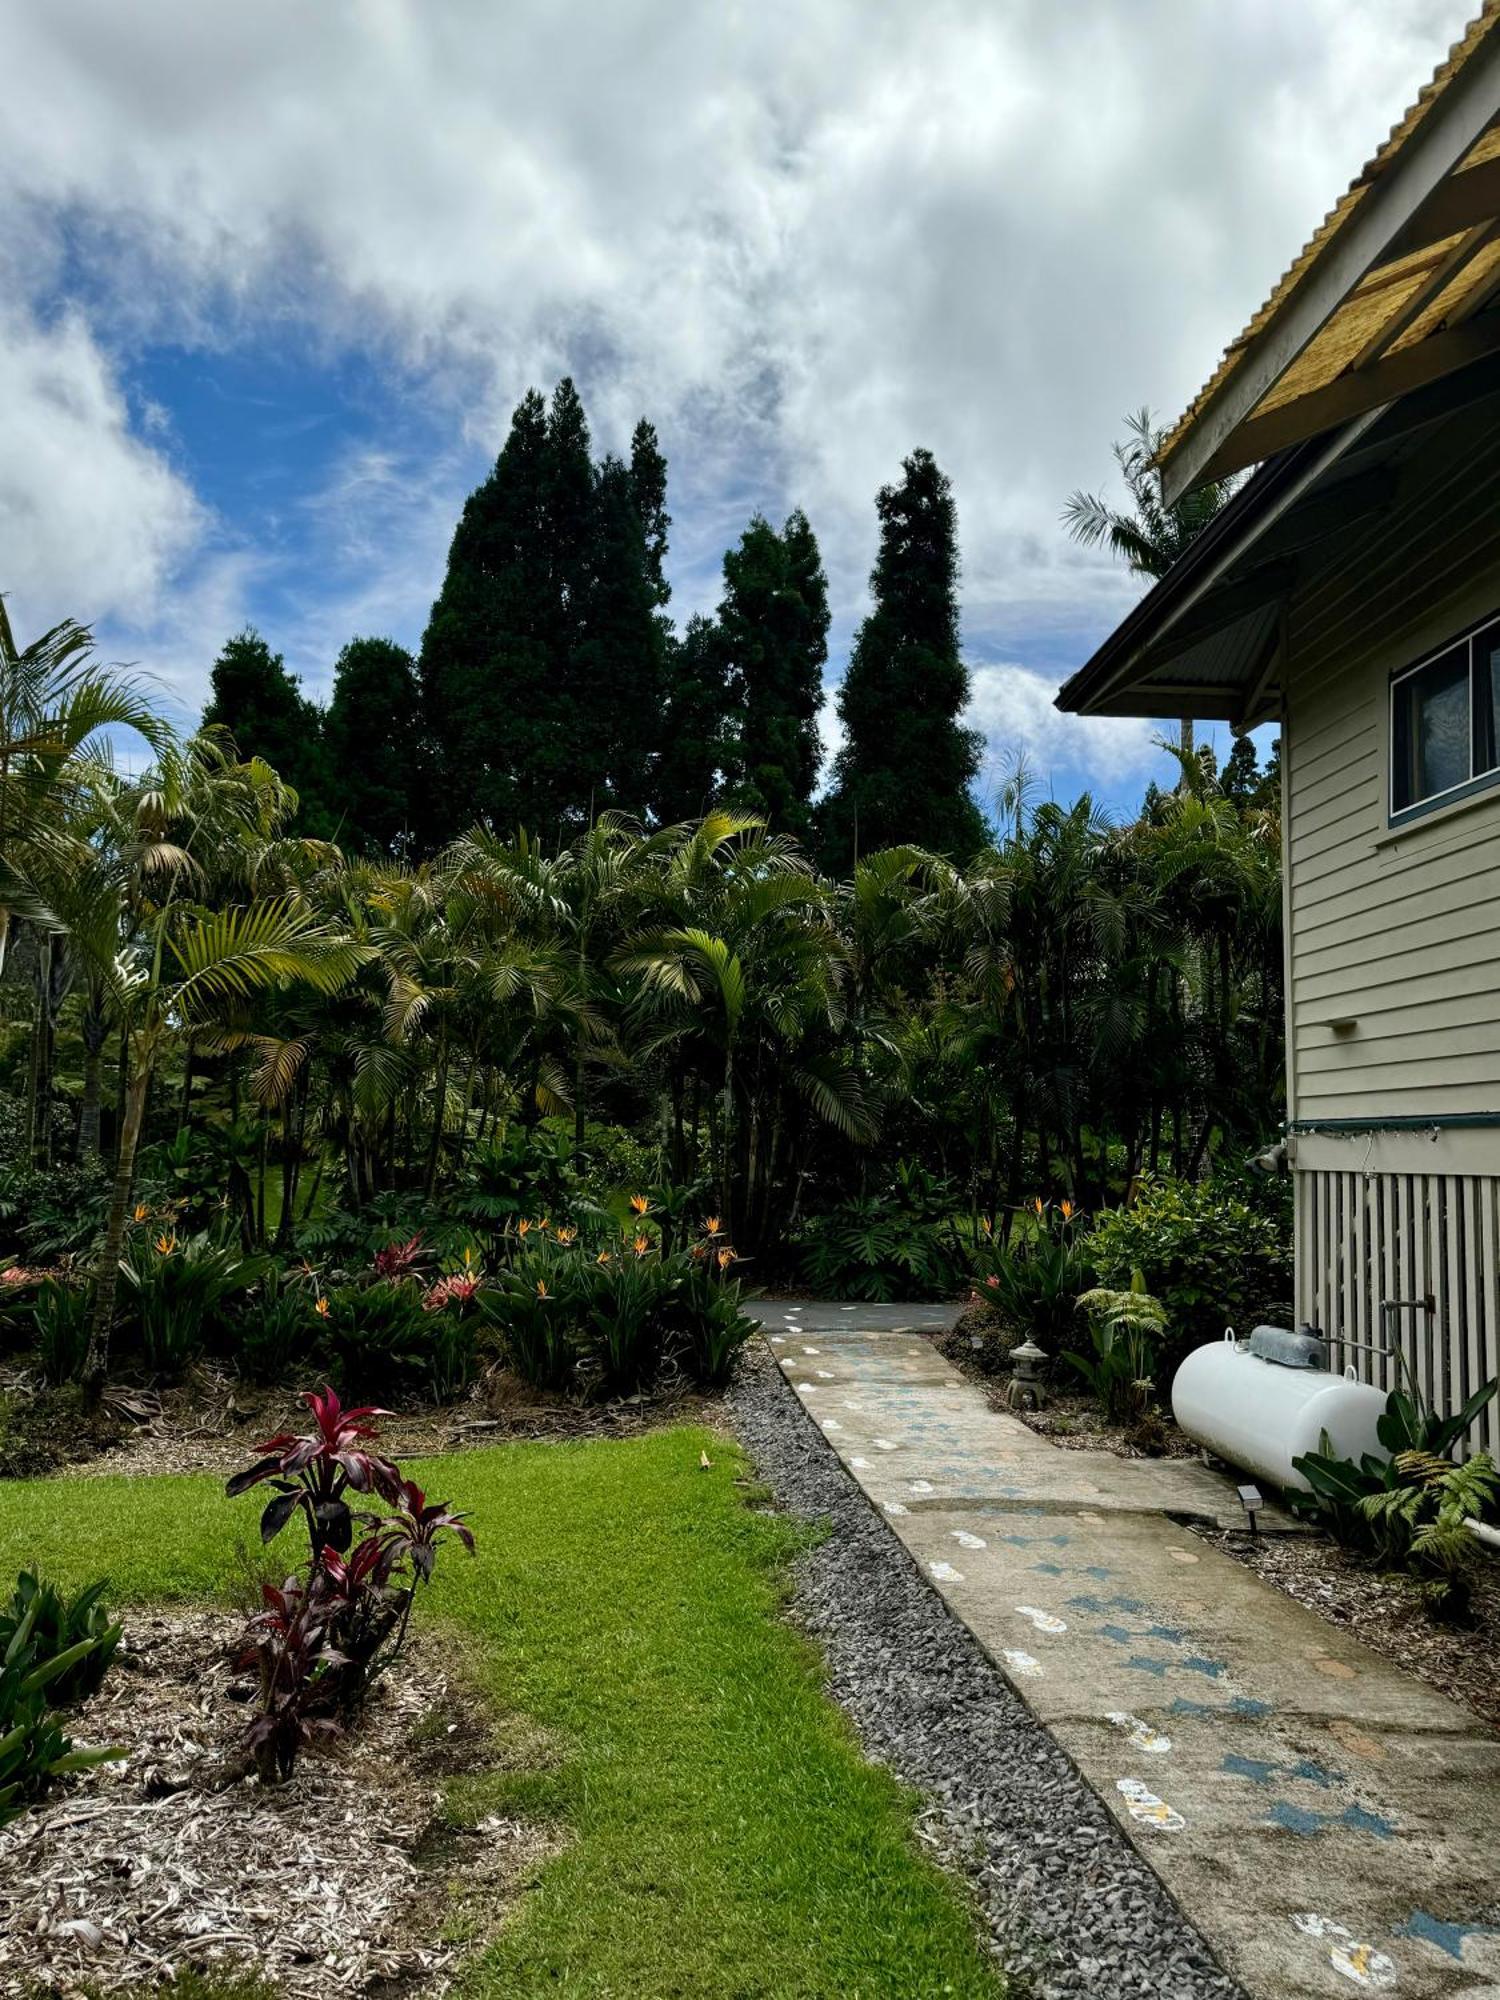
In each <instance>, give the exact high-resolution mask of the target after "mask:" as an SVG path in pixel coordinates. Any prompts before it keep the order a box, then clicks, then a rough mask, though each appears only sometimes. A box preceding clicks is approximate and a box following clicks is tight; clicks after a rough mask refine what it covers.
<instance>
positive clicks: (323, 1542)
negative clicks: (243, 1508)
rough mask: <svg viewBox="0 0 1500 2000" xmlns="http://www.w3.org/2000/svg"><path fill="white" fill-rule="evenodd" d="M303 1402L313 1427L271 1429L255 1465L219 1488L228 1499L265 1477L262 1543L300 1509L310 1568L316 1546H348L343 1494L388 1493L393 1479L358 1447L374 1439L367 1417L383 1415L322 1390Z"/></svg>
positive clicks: (389, 1468) (385, 1462)
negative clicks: (271, 1493) (271, 1495)
mask: <svg viewBox="0 0 1500 2000" xmlns="http://www.w3.org/2000/svg"><path fill="white" fill-rule="evenodd" d="M302 1400H303V1402H304V1403H306V1405H307V1407H308V1408H309V1409H310V1410H311V1411H312V1413H313V1420H314V1422H315V1423H316V1425H317V1429H316V1430H314V1431H309V1432H306V1433H304V1434H302V1435H298V1434H297V1433H296V1432H294V1431H278V1432H277V1434H276V1436H275V1437H270V1438H267V1439H266V1440H265V1442H264V1444H258V1445H257V1446H256V1447H255V1449H256V1450H257V1452H259V1453H260V1454H261V1455H260V1457H259V1458H258V1459H257V1460H256V1462H255V1464H254V1465H247V1466H246V1467H245V1468H244V1470H243V1471H241V1472H237V1473H236V1474H235V1475H234V1477H233V1478H232V1479H231V1480H230V1481H229V1483H228V1484H227V1485H226V1486H225V1488H224V1491H225V1493H226V1494H227V1495H228V1496H229V1498H230V1499H231V1500H234V1499H237V1498H238V1497H239V1495H240V1494H241V1493H247V1492H248V1491H249V1490H250V1488H251V1487H252V1486H258V1485H259V1484H260V1483H261V1481H262V1480H264V1479H269V1480H270V1481H271V1482H272V1484H273V1485H274V1486H275V1488H276V1497H275V1499H274V1500H271V1501H270V1502H268V1504H267V1506H266V1509H265V1512H264V1513H263V1514H262V1515H261V1517H260V1538H261V1540H262V1541H263V1542H269V1541H271V1540H272V1539H273V1538H274V1537H275V1536H277V1535H279V1534H280V1533H281V1530H282V1529H283V1528H284V1527H285V1526H286V1524H287V1522H288V1521H289V1520H290V1519H291V1518H292V1516H293V1514H295V1513H296V1511H297V1509H298V1508H299V1507H300V1508H301V1509H302V1511H303V1513H304V1514H305V1515H306V1517H307V1533H308V1539H309V1541H310V1542H311V1544H312V1552H313V1562H314V1565H315V1566H316V1564H317V1561H318V1558H319V1552H320V1551H321V1550H322V1549H324V1548H333V1549H339V1550H343V1549H347V1548H348V1546H349V1544H350V1542H351V1541H352V1540H353V1538H354V1514H353V1510H352V1509H351V1507H350V1505H349V1502H348V1500H347V1499H346V1498H345V1497H344V1496H345V1495H346V1493H348V1492H349V1491H350V1490H352V1491H354V1492H355V1493H382V1494H387V1495H389V1494H392V1493H394V1492H395V1489H396V1487H397V1485H398V1483H399V1480H400V1474H399V1473H398V1472H397V1470H396V1468H395V1466H394V1465H392V1463H391V1462H390V1460H389V1459H387V1458H382V1457H381V1456H380V1455H379V1454H378V1453H376V1452H372V1451H367V1450H366V1449H365V1446H366V1445H367V1444H369V1443H370V1442H372V1441H373V1440H374V1438H375V1437H376V1435H377V1432H376V1430H375V1426H374V1424H373V1423H372V1422H371V1421H370V1420H371V1418H373V1417H387V1416H389V1415H390V1411H389V1410H382V1409H378V1408H376V1407H375V1406H374V1405H365V1406H362V1407H361V1408H359V1409H354V1410H346V1409H345V1408H344V1407H343V1405H342V1404H341V1403H340V1401H339V1399H338V1394H337V1392H336V1391H335V1390H333V1389H330V1388H327V1387H324V1388H323V1389H322V1390H321V1391H319V1390H317V1389H308V1390H305V1391H304V1392H303V1396H302Z"/></svg>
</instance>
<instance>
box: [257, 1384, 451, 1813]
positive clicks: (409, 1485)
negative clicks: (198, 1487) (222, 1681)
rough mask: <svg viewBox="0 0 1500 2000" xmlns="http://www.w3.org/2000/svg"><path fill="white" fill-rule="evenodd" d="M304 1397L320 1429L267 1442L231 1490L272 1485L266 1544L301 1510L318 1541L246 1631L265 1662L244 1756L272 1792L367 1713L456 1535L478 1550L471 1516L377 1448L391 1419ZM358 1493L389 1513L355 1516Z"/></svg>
mask: <svg viewBox="0 0 1500 2000" xmlns="http://www.w3.org/2000/svg"><path fill="white" fill-rule="evenodd" d="M302 1400H303V1401H304V1402H305V1403H306V1404H307V1406H308V1408H309V1409H310V1410H311V1411H312V1413H313V1416H314V1419H315V1422H316V1425H317V1428H316V1429H315V1430H314V1431H311V1432H309V1433H307V1434H306V1435H305V1436H301V1437H298V1436H294V1435H293V1434H292V1433H291V1432H282V1433H281V1434H279V1435H278V1436H276V1437H273V1438H268V1439H267V1440H266V1442H265V1443H264V1444H263V1445H261V1446H259V1447H258V1449H259V1451H260V1453H261V1457H260V1458H259V1459H258V1460H257V1461H256V1463H255V1464H254V1465H250V1466H247V1467H246V1468H245V1469H244V1471H243V1472H239V1473H236V1474H235V1476H234V1478H233V1479H231V1480H230V1481H229V1483H228V1486H227V1488H226V1491H227V1492H228V1494H229V1495H230V1497H231V1498H233V1497H234V1496H235V1495H237V1494H240V1493H244V1492H247V1491H248V1490H249V1489H250V1488H251V1487H252V1486H255V1485H258V1484H260V1483H261V1482H262V1481H263V1480H270V1481H271V1482H272V1483H273V1484H274V1485H275V1487H276V1489H277V1491H276V1495H275V1498H274V1499H272V1500H271V1501H270V1503H269V1504H268V1505H267V1507H266V1508H265V1511H264V1512H263V1513H262V1515H261V1523H260V1531H261V1539H262V1540H263V1541H267V1542H269V1541H270V1540H272V1539H273V1537H274V1536H276V1535H277V1534H279V1533H280V1531H281V1530H282V1528H284V1527H285V1526H286V1524H287V1522H288V1521H289V1520H290V1519H291V1517H292V1515H293V1514H294V1513H296V1512H297V1511H298V1509H299V1508H300V1509H301V1511H302V1512H303V1514H304V1516H305V1518H306V1521H307V1527H308V1535H309V1540H310V1551H309V1556H308V1563H307V1571H306V1575H305V1576H293V1577H288V1579H287V1580H286V1582H285V1583H284V1584H283V1585H282V1586H281V1587H280V1588H279V1589H278V1588H277V1587H276V1586H274V1585H270V1584H267V1585H266V1586H264V1588H263V1590H262V1609H261V1611H260V1612H259V1614H258V1615H257V1616H256V1617H255V1618H254V1619H252V1620H251V1623H250V1629H249V1631H248V1633H247V1634H246V1647H245V1652H244V1655H243V1660H244V1663H245V1664H247V1665H248V1664H249V1663H250V1662H251V1661H255V1662H257V1663H258V1665H259V1668H260V1678H261V1703H260V1710H259V1713H258V1714H257V1715H256V1716H255V1717H254V1719H253V1720H252V1722H251V1723H250V1725H249V1727H248V1728H247V1730H246V1732H245V1748H246V1750H247V1752H248V1753H249V1755H250V1756H251V1758H252V1759H253V1761H254V1764H255V1768H256V1771H257V1773H258V1774H259V1776H260V1777H261V1779H262V1781H263V1782H267V1783H271V1782H274V1781H275V1780H277V1779H284V1778H286V1777H287V1776H288V1775H289V1774H290V1772H291V1770H292V1767H293V1764H294V1763H295V1761H296V1757H297V1753H298V1751H299V1750H300V1749H302V1748H304V1747H306V1746H307V1745H309V1744H312V1743H316V1742H317V1741H318V1740H319V1738H320V1737H323V1736H326V1735H327V1734H329V1733H330V1732H331V1731H334V1730H336V1729H337V1728H338V1727H339V1726H340V1723H341V1722H342V1723H344V1724H347V1722H348V1721H349V1720H350V1719H351V1718H352V1716H353V1715H354V1714H355V1713H356V1712H357V1711H358V1709H359V1707H360V1706H361V1705H362V1703H363V1702H364V1699H365V1697H366V1696H367V1694H368V1693H369V1690H370V1687H371V1685H372V1684H373V1682H374V1680H375V1678H376V1676H377V1675H378V1674H380V1673H382V1672H383V1671H384V1670H385V1668H386V1667H388V1666H389V1665H390V1663H391V1662H392V1661H393V1660H394V1659H395V1658H396V1656H397V1654H398V1653H399V1652H400V1650H401V1646H402V1644H403V1642H404V1640H405V1637H406V1629H407V1626H408V1624H409V1622H410V1619H411V1613H412V1606H413V1603H414V1602H415V1599H416V1593H417V1586H418V1585H419V1584H421V1583H427V1582H429V1581H430V1580H431V1578H432V1573H433V1569H434V1567H435V1565H436V1561H437V1552H438V1548H439V1546H440V1545H441V1543H442V1541H443V1539H444V1538H445V1537H446V1536H448V1535H453V1536H455V1537H456V1538H457V1539H458V1540H459V1541H460V1542H461V1543H462V1544H463V1546H464V1547H465V1548H466V1549H467V1550H468V1551H469V1553H470V1555H473V1553H474V1536H473V1532H472V1530H471V1529H470V1528H469V1527H468V1526H467V1525H466V1523H465V1520H464V1516H463V1515H462V1514H460V1513H457V1512H456V1511H455V1510H454V1509H453V1508H451V1507H449V1506H448V1504H447V1502H446V1501H441V1500H438V1501H429V1500H428V1498H427V1495H426V1494H425V1493H424V1492H423V1491H422V1488H421V1487H420V1486H418V1485H417V1483H416V1481H415V1480H411V1479H405V1478H403V1477H402V1475H401V1471H400V1468H399V1467H398V1466H397V1465H396V1464H395V1463H394V1461H393V1460H391V1459H388V1458H384V1457H382V1456H380V1455H379V1454H378V1453H376V1452H374V1451H371V1450H369V1449H368V1446H369V1445H370V1444H371V1443H372V1442H373V1441H374V1438H375V1436H376V1432H375V1427H374V1424H373V1422H372V1419H373V1418H375V1417H380V1416H385V1415H387V1414H388V1412H386V1411H384V1410H378V1409H374V1408H362V1409H354V1410H346V1409H344V1408H343V1407H342V1405H341V1404H340V1402H339V1399H338V1397H337V1395H336V1394H335V1393H334V1391H333V1390H332V1389H329V1388H324V1389H323V1390H322V1391H317V1390H312V1391H309V1392H308V1393H307V1394H306V1395H304V1397H303V1399H302ZM350 1492H354V1493H360V1494H370V1495H372V1496H374V1497H377V1498H379V1499H381V1500H383V1501H385V1502H386V1503H387V1505H388V1507H389V1508H390V1511H389V1512H388V1513H376V1512H373V1511H371V1512H361V1513H358V1514H356V1513H355V1511H354V1510H353V1508H352V1507H351V1506H350V1505H349V1502H348V1500H347V1498H346V1497H345V1496H346V1495H347V1494H348V1493H350ZM356 1526H358V1528H359V1529H360V1530H361V1534H360V1539H359V1540H358V1541H355V1539H354V1531H355V1528H356Z"/></svg>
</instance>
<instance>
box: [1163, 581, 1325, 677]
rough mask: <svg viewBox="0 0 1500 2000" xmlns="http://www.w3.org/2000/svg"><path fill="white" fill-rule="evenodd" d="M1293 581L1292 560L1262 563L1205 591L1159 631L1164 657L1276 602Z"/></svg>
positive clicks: (1182, 650) (1180, 650) (1178, 651)
mask: <svg viewBox="0 0 1500 2000" xmlns="http://www.w3.org/2000/svg"><path fill="white" fill-rule="evenodd" d="M1296 580H1297V569H1296V565H1295V564H1294V563H1290V562H1271V563H1261V564H1259V565H1257V567H1256V568H1255V569H1253V570H1251V571H1250V572H1249V573H1248V575H1246V576H1243V577H1240V578H1238V579H1237V580H1236V581H1235V582H1233V583H1226V584H1223V585H1222V586H1221V587H1220V588H1219V589H1217V590H1213V591H1210V592H1207V593H1205V595H1204V596H1203V597H1202V598H1201V599H1200V600H1199V602H1198V603H1197V604H1196V605H1194V606H1193V608H1192V609H1191V610H1190V611H1185V612H1184V613H1183V615H1182V617H1180V618H1178V619H1175V620H1173V622H1172V623H1171V624H1170V625H1167V626H1165V627H1164V629H1163V631H1162V633H1161V638H1162V641H1163V646H1162V653H1163V657H1164V658H1171V657H1172V656H1173V655H1174V654H1177V653H1185V652H1186V651H1187V650H1188V648H1189V647H1190V646H1196V645H1197V644H1198V642H1199V641H1200V640H1201V639H1211V638H1212V637H1213V635H1214V634H1215V633H1216V632H1222V631H1223V629H1224V627H1225V626H1226V625H1233V624H1234V623H1235V621H1236V620H1237V619H1240V618H1247V617H1249V615H1250V613H1251V612H1252V611H1263V610H1264V609H1265V608H1266V606H1267V605H1268V604H1276V603H1279V602H1280V601H1281V599H1283V598H1284V597H1285V596H1286V595H1287V594H1288V592H1289V591H1290V590H1291V588H1292V585H1293V584H1294V583H1295V582H1296Z"/></svg>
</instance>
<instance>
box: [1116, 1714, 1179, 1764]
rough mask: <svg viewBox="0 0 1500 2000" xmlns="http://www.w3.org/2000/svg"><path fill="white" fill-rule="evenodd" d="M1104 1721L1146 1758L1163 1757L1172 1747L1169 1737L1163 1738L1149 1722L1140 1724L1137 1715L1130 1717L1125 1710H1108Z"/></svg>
mask: <svg viewBox="0 0 1500 2000" xmlns="http://www.w3.org/2000/svg"><path fill="white" fill-rule="evenodd" d="M1104 1720H1105V1721H1106V1722H1107V1723H1109V1724H1110V1725H1111V1727H1112V1728H1115V1729H1118V1730H1119V1731H1120V1733H1121V1735H1122V1736H1123V1737H1124V1738H1125V1739H1126V1741H1127V1742H1128V1743H1130V1744H1132V1745H1133V1746H1134V1747H1135V1748H1136V1749H1137V1750H1144V1751H1145V1753H1146V1755H1147V1756H1148V1757H1164V1756H1165V1755H1166V1754H1167V1752H1168V1751H1169V1750H1170V1749H1171V1747H1172V1739H1171V1737H1170V1736H1163V1735H1162V1733H1161V1731H1160V1730H1159V1729H1153V1728H1152V1727H1151V1725H1150V1723H1149V1722H1142V1721H1141V1718H1140V1717H1139V1716H1138V1715H1131V1714H1130V1713H1129V1712H1128V1711H1127V1710H1125V1709H1122V1708H1112V1709H1110V1710H1109V1711H1108V1713H1107V1714H1106V1715H1105V1718H1104Z"/></svg>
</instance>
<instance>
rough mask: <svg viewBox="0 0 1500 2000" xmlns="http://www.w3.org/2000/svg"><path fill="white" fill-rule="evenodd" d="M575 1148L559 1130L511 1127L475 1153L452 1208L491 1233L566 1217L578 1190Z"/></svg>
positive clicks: (461, 1217) (452, 1199) (455, 1191)
mask: <svg viewBox="0 0 1500 2000" xmlns="http://www.w3.org/2000/svg"><path fill="white" fill-rule="evenodd" d="M572 1150H573V1148H572V1139H571V1136H570V1135H569V1134H567V1133H565V1132H563V1131H562V1130H561V1129H560V1128H558V1127H554V1126H550V1125H538V1126H530V1127H528V1126H525V1125H519V1124H512V1125H509V1126H507V1127H506V1129H505V1131H504V1133H503V1134H502V1136H501V1137H500V1138H498V1139H492V1140H491V1141H489V1142H488V1143H487V1144H486V1145H484V1146H480V1147H477V1148H476V1149H475V1150H474V1151H473V1152H472V1153H470V1155H469V1156H468V1158H467V1160H466V1161H465V1162H464V1166H463V1169H462V1171H461V1172H460V1174H459V1176H458V1182H457V1185H456V1187H455V1188H454V1189H453V1192H452V1194H451V1197H450V1201H449V1205H450V1207H451V1208H452V1210H453V1213H454V1214H455V1215H456V1216H457V1217H458V1218H459V1220H460V1221H462V1222H464V1223H467V1224H470V1225H471V1226H472V1227H473V1228H475V1229H480V1230H489V1231H502V1230H505V1229H507V1228H509V1227H511V1226H512V1225H513V1224H514V1223H516V1222H518V1221H519V1220H520V1219H521V1218H522V1217H523V1216H535V1215H552V1214H563V1213H566V1211H567V1210H568V1209H569V1208H570V1207H571V1206H572V1205H573V1197H574V1191H575V1189H576V1186H577V1174H576V1172H575V1169H574V1166H573V1160H572Z"/></svg>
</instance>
